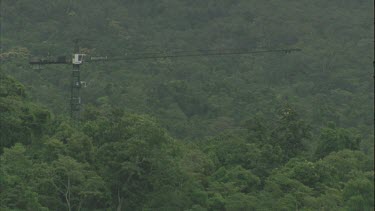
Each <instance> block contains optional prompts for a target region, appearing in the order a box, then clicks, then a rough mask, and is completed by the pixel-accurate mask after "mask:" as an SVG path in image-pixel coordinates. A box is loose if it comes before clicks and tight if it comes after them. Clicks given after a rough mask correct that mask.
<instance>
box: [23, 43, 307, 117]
mask: <svg viewBox="0 0 375 211" xmlns="http://www.w3.org/2000/svg"><path fill="white" fill-rule="evenodd" d="M74 42H75V47H74V52H73V54H72V58H71V59H69V57H67V56H60V57H57V58H55V59H51V58H48V59H45V58H34V59H31V60H30V62H29V63H30V64H32V65H37V66H38V67H39V66H41V65H49V64H71V65H72V66H73V69H72V74H71V92H70V116H71V118H72V120H73V121H75V122H78V121H79V120H80V116H81V115H80V114H81V104H82V101H81V96H80V90H81V88H82V84H84V82H83V81H81V72H80V66H81V65H82V64H83V63H84V62H97V61H129V60H144V59H165V58H180V57H201V56H225V55H243V54H263V53H277V52H279V53H280V52H282V53H290V52H293V51H301V49H296V48H293V49H265V50H253V51H251V50H247V49H220V50H195V51H177V52H171V53H170V54H160V53H156V54H151V55H150V54H145V55H143V56H142V55H139V54H136V55H127V56H126V57H108V56H96V57H93V56H92V57H90V56H86V55H85V54H81V53H80V48H79V43H78V42H79V39H76V40H74Z"/></svg>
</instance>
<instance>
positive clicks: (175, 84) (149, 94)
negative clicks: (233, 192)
mask: <svg viewBox="0 0 375 211" xmlns="http://www.w3.org/2000/svg"><path fill="white" fill-rule="evenodd" d="M372 15H373V11H372V4H371V1H357V0H345V1H343V0H340V1H325V0H316V1H309V0H302V1H301V0H291V1H267V2H266V1H260V0H235V1H228V0H220V1H217V0H206V1H184V0H174V1H151V0H147V1H141V2H139V1H115V0H108V1H105V2H102V1H95V0H94V1H93V0H80V1H68V0H58V1H53V2H51V1H48V0H37V1H34V0H33V1H31V0H23V1H7V0H6V1H3V2H2V23H1V24H2V25H1V27H2V37H1V39H2V40H1V48H2V52H3V53H2V60H4V62H3V64H2V70H3V71H5V72H7V73H9V74H11V75H12V76H14V77H15V78H17V79H19V80H20V81H21V82H23V83H24V84H25V86H26V88H27V90H28V91H29V93H30V95H31V96H32V98H33V99H35V100H37V101H39V102H41V103H43V104H44V105H46V106H48V107H49V108H50V109H52V110H53V111H54V112H55V113H58V114H61V113H64V114H66V113H68V108H69V106H67V105H68V100H67V99H69V94H70V93H69V90H70V70H71V67H70V66H66V67H64V66H58V65H56V66H48V67H47V66H46V67H45V68H44V69H43V70H41V71H40V72H36V71H35V70H32V68H31V66H29V65H28V64H27V60H21V58H22V56H25V57H27V56H29V55H32V56H48V55H49V56H52V57H55V56H59V55H67V56H69V55H70V54H71V52H72V50H73V39H75V38H84V39H89V40H87V41H82V43H81V45H82V47H84V48H85V49H83V52H86V53H90V54H91V55H105V56H123V55H125V54H129V53H142V52H148V53H153V52H165V51H168V52H169V51H177V50H194V49H228V48H229V49H233V48H246V49H263V48H267V49H268V48H270V49H278V48H301V49H303V51H302V52H298V53H292V54H287V55H284V54H277V53H276V54H262V55H256V56H237V55H236V56H225V57H201V58H185V59H161V60H151V61H149V60H147V61H136V62H106V63H100V64H95V65H92V64H85V65H83V67H82V80H83V81H86V82H87V84H88V87H87V88H85V89H84V91H83V98H82V99H83V103H84V104H94V105H96V106H105V105H111V106H118V107H121V108H123V109H125V110H126V111H130V112H136V113H140V114H143V113H147V114H149V115H151V116H155V117H156V118H157V119H158V120H159V121H160V122H161V124H162V125H163V126H164V127H166V128H167V129H168V130H169V131H170V132H171V133H172V134H173V135H174V136H177V137H179V138H187V137H191V138H199V137H203V136H207V135H214V134H216V133H217V132H220V131H223V130H230V129H231V128H237V127H239V126H241V123H243V122H244V121H246V120H248V119H250V118H253V117H255V116H263V117H265V118H268V117H269V116H270V115H268V114H269V113H270V111H274V110H277V108H278V107H279V105H280V104H283V103H289V104H292V105H293V107H295V109H297V110H298V112H299V113H300V114H301V115H303V117H304V118H305V119H306V120H307V121H309V122H311V123H312V124H313V125H314V126H317V127H320V126H321V125H322V124H324V123H325V122H328V121H333V122H335V123H336V124H337V125H339V126H342V127H355V128H357V129H359V130H360V131H361V132H362V133H363V134H364V135H365V136H368V135H369V134H372V132H373V118H372V117H373V107H372V102H373V80H372V79H373V78H372V75H373V74H372V72H373V70H372V57H373V30H372V29H373V20H372ZM17 55H18V56H19V57H17V59H12V58H13V57H15V56H17ZM8 57H12V58H8Z"/></svg>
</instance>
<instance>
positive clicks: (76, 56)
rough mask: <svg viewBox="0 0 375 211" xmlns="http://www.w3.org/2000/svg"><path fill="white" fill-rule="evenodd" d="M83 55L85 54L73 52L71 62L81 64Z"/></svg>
mask: <svg viewBox="0 0 375 211" xmlns="http://www.w3.org/2000/svg"><path fill="white" fill-rule="evenodd" d="M84 56H86V54H79V53H76V54H73V59H72V63H73V64H82V62H83V57H84Z"/></svg>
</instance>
